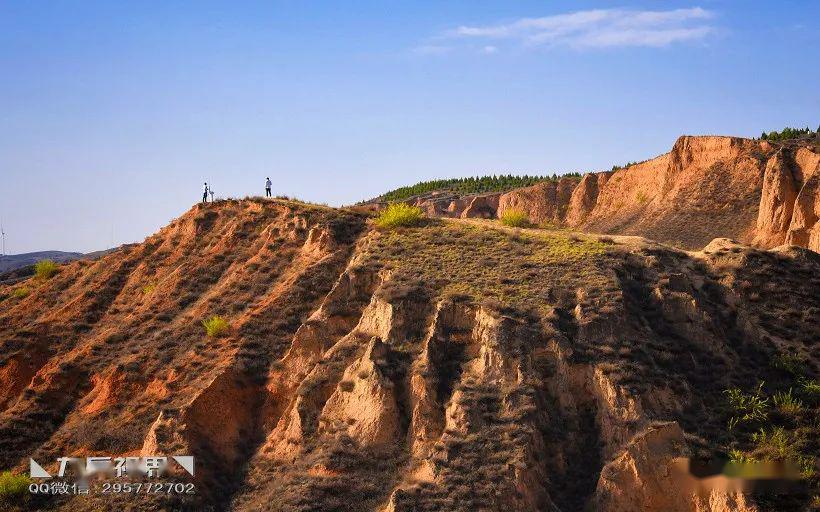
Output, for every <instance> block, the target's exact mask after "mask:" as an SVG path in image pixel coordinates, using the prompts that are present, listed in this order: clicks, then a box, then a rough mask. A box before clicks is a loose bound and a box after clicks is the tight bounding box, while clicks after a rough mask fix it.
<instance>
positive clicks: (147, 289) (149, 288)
mask: <svg viewBox="0 0 820 512" xmlns="http://www.w3.org/2000/svg"><path fill="white" fill-rule="evenodd" d="M156 287H157V285H155V284H154V283H150V284H146V285H145V286H143V287H142V294H143V295H149V294H151V292H153V291H154V289H155V288H156Z"/></svg>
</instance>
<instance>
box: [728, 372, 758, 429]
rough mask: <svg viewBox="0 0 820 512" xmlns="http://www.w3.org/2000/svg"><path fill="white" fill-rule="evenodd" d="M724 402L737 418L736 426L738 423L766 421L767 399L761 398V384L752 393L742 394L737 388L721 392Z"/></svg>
mask: <svg viewBox="0 0 820 512" xmlns="http://www.w3.org/2000/svg"><path fill="white" fill-rule="evenodd" d="M723 393H724V394H725V395H726V401H727V402H728V403H729V407H730V408H731V409H732V412H734V413H735V414H736V415H737V417H738V418H739V419H738V421H734V422H733V423H734V425H737V423H738V422H739V421H756V420H765V419H766V409H767V408H768V406H769V399H768V398H764V397H763V383H762V382H761V383H760V384H758V386H757V389H756V390H755V392H754V393H744V392H743V391H741V390H740V389H739V388H731V389H727V390H725V391H724V392H723Z"/></svg>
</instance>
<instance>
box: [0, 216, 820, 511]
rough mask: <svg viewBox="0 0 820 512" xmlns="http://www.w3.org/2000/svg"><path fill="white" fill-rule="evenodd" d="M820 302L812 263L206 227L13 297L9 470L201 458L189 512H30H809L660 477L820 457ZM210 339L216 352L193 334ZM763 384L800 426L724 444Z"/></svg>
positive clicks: (234, 221) (472, 225)
mask: <svg viewBox="0 0 820 512" xmlns="http://www.w3.org/2000/svg"><path fill="white" fill-rule="evenodd" d="M22 287H25V288H27V289H28V294H27V295H25V296H22V295H23V294H16V293H15V290H18V289H20V288H22ZM818 290H820V256H818V255H817V254H816V253H813V252H811V251H807V250H804V249H800V248H783V249H779V250H776V251H761V250H757V249H752V248H749V247H747V246H743V245H739V244H737V243H735V242H732V241H729V240H726V239H719V240H716V241H714V242H712V243H711V244H710V245H709V246H708V247H707V248H705V249H704V250H703V251H702V252H697V253H694V252H693V253H687V252H683V251H680V250H677V249H672V248H669V247H668V246H664V245H660V244H657V243H654V242H650V241H648V240H645V239H641V238H637V237H620V236H618V237H613V238H612V239H609V238H600V239H599V238H598V237H594V236H588V235H572V234H569V233H567V232H562V231H557V232H556V231H548V230H535V229H533V230H507V229H503V228H500V227H498V225H497V224H495V223H492V222H490V221H478V220H466V221H465V220H435V219H434V220H431V221H429V222H428V223H427V224H425V225H423V226H419V227H415V228H403V229H399V230H396V231H380V230H374V229H372V228H370V227H369V226H368V224H367V222H366V219H365V218H364V217H363V216H362V215H359V214H356V213H352V212H349V211H346V210H334V209H330V208H323V207H316V206H310V205H306V204H302V203H295V202H285V201H262V200H245V201H225V202H218V203H216V204H210V205H205V206H202V205H199V206H196V207H194V208H193V209H192V210H191V211H190V212H188V213H186V214H185V215H183V216H182V217H181V218H179V219H177V220H176V221H174V222H173V223H172V224H171V225H169V226H168V227H166V228H164V229H163V230H161V231H160V232H159V233H157V234H156V235H153V236H152V237H149V238H148V239H147V240H146V241H145V242H144V243H143V244H139V245H137V246H134V247H129V248H125V249H122V250H119V251H116V252H114V253H112V254H110V255H107V256H105V257H103V258H102V259H100V260H98V261H95V262H83V261H79V262H74V263H71V264H69V265H66V266H64V267H62V268H61V271H60V272H59V273H58V274H57V275H56V276H55V277H53V278H52V279H50V280H47V281H37V280H36V279H31V280H28V281H25V282H22V283H17V284H15V285H13V286H6V287H0V296H2V297H3V300H2V301H0V340H2V345H1V346H0V355H2V363H0V393H2V395H0V410H1V411H2V412H0V464H2V469H8V468H11V469H14V470H16V471H25V470H27V464H28V457H30V456H33V457H34V458H35V459H37V460H38V461H40V462H42V463H43V464H46V465H47V468H46V469H47V470H50V471H53V470H54V469H55V467H56V462H54V463H51V464H49V463H48V462H46V461H55V459H56V457H58V456H63V455H79V456H86V455H113V456H116V455H139V454H143V455H148V454H151V455H153V454H168V455H172V454H192V455H194V456H196V457H197V464H198V466H197V468H198V469H197V484H198V489H199V494H198V495H196V496H192V497H191V496H189V497H178V496H151V495H140V496H119V497H118V496H90V497H76V498H73V499H66V498H62V499H56V498H55V499H52V500H39V501H37V500H33V501H32V502H30V503H28V504H26V505H25V507H27V508H40V509H49V508H53V509H65V510H68V509H69V508H70V509H72V510H76V509H81V510H110V509H113V508H115V507H119V506H127V507H130V508H132V509H138V510H155V509H158V508H170V509H178V508H190V509H193V510H202V509H208V508H212V509H217V510H222V509H231V510H281V511H385V512H387V511H391V512H392V511H427V510H429V511H458V510H464V511H468V510H469V511H472V510H487V511H496V510H498V511H501V510H504V511H508V510H522V511H542V510H544V511H555V510H561V511H575V510H582V509H583V508H584V507H588V508H590V509H591V510H601V511H631V510H637V509H643V510H650V511H659V512H660V511H714V512H717V511H752V510H800V509H801V508H802V507H804V506H806V504H807V503H808V502H809V500H811V495H812V494H813V493H817V483H818V482H817V476H816V474H815V475H814V476H811V475H809V474H808V472H807V473H806V475H807V477H809V479H808V480H807V481H806V482H804V488H803V491H802V492H800V493H798V494H796V495H793V496H791V497H790V498H788V499H785V498H772V497H762V498H754V499H752V498H748V499H747V498H745V497H743V496H735V495H727V494H721V493H719V492H717V493H712V494H710V493H708V492H707V493H705V494H701V495H694V494H692V493H689V492H685V491H682V490H681V489H680V486H678V485H676V484H675V482H673V481H672V480H671V479H670V477H669V475H670V467H671V465H672V461H673V460H674V459H675V458H677V457H680V456H686V455H693V454H694V455H702V456H712V455H715V454H720V453H726V452H728V451H729V450H730V449H735V450H738V452H739V453H744V454H746V455H748V456H749V457H756V458H759V459H763V458H768V457H775V458H777V457H780V458H784V457H785V458H790V459H794V460H796V461H801V462H806V461H809V460H814V459H812V457H816V456H817V455H818V453H820V448H819V447H818V445H817V438H818V433H819V432H818V425H820V415H818V411H817V402H816V401H814V400H816V399H817V398H818V397H817V396H814V395H811V394H810V392H809V391H805V392H804V391H803V390H804V388H805V389H807V390H808V389H809V388H807V387H806V386H805V385H804V384H805V383H807V382H811V381H812V380H816V379H817V378H818V370H819V368H818V361H817V353H818V351H817V341H818V339H820V316H818V312H820V294H819V293H818ZM214 314H219V315H222V316H223V317H225V318H226V319H227V320H228V321H229V322H230V324H231V330H230V331H229V332H228V333H227V335H226V336H224V337H215V338H209V337H207V336H206V335H205V333H204V331H203V328H202V326H201V325H200V322H201V320H203V319H204V318H206V317H208V316H210V315H214ZM778 362H780V363H783V362H788V363H789V364H780V363H778ZM774 363H777V364H774ZM760 381H764V388H763V389H764V390H765V392H766V393H768V394H774V393H775V392H778V391H782V392H785V391H786V390H787V389H789V388H792V389H793V390H794V393H795V396H798V397H799V398H800V400H802V402H801V403H802V404H803V406H802V408H801V409H800V410H799V411H797V412H795V411H791V413H789V414H786V413H785V412H782V411H779V410H775V409H771V410H770V411H769V412H768V416H767V418H766V420H765V421H760V422H757V421H756V420H754V421H751V420H750V421H745V420H744V421H742V422H740V423H738V424H736V425H734V426H733V428H732V429H729V428H728V427H727V422H728V421H729V420H730V419H731V418H732V417H733V416H735V415H736V413H737V412H736V411H733V410H732V409H731V408H730V406H729V405H727V401H726V394H725V393H724V391H725V390H726V389H730V388H738V389H739V390H740V391H741V392H746V393H752V392H753V391H754V390H755V389H756V388H757V386H758V383H759V382H760ZM759 429H762V430H763V432H767V433H768V435H769V436H770V438H769V439H771V436H773V435H774V433H775V432H780V433H779V434H777V435H778V436H780V437H782V436H786V439H787V440H788V446H787V452H784V453H778V452H776V447H772V446H773V445H772V446H770V445H769V444H766V442H765V439H764V442H762V443H761V442H760V440H759V438H757V437H753V433H754V432H757V431H758V430H759ZM777 429H780V430H779V431H778V430H777ZM778 438H779V437H778ZM784 449H786V448H784ZM806 471H808V466H806ZM812 489H814V490H812ZM636 507H639V508H636Z"/></svg>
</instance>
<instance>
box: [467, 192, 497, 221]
mask: <svg viewBox="0 0 820 512" xmlns="http://www.w3.org/2000/svg"><path fill="white" fill-rule="evenodd" d="M500 198H501V194H486V195H481V196H475V197H473V198H472V199H471V200H470V204H469V205H467V207H466V208H465V209H464V211H462V212H461V215H460V217H461V218H462V219H470V218H479V219H491V218H493V217H495V214H496V212H497V211H498V202H499V200H500Z"/></svg>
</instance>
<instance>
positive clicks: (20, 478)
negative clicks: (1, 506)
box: [0, 471, 31, 503]
mask: <svg viewBox="0 0 820 512" xmlns="http://www.w3.org/2000/svg"><path fill="white" fill-rule="evenodd" d="M29 484H31V479H29V477H27V476H26V475H15V474H14V473H12V472H11V471H3V472H2V473H0V502H7V503H10V502H13V501H16V500H19V499H21V498H24V497H25V496H26V495H27V494H28V486H29Z"/></svg>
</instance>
